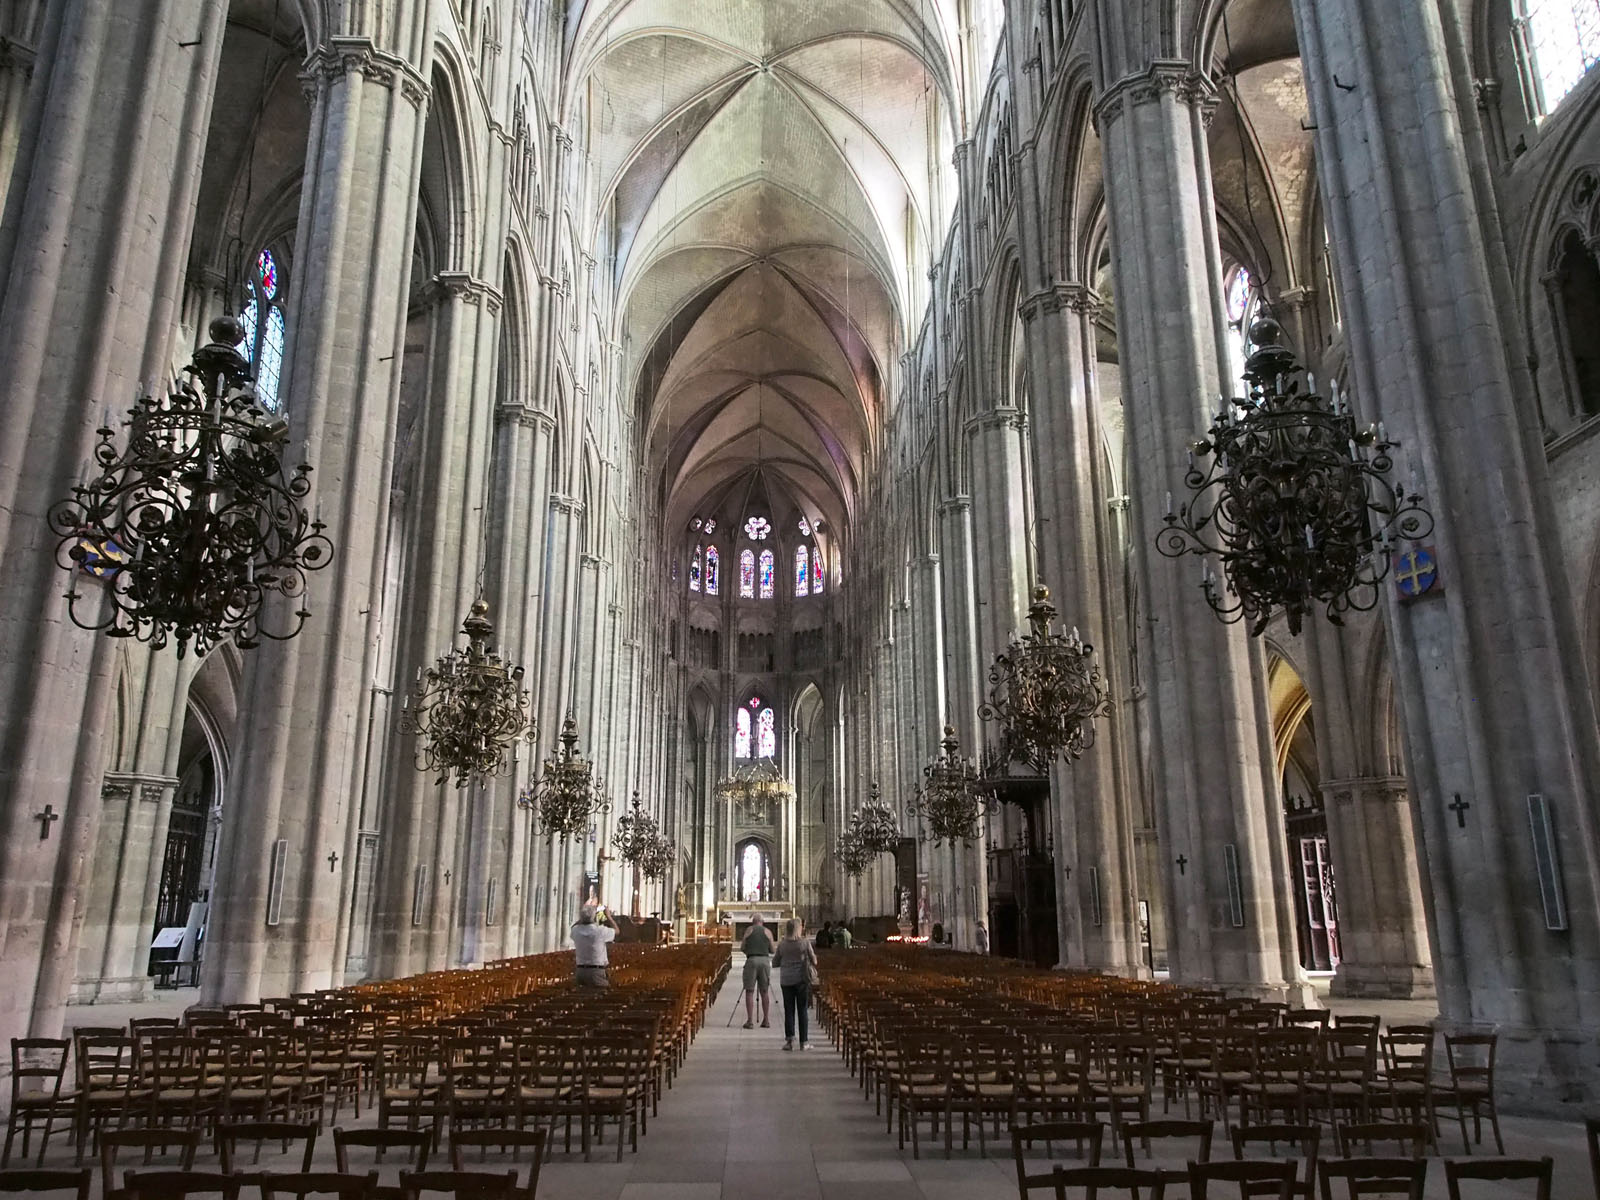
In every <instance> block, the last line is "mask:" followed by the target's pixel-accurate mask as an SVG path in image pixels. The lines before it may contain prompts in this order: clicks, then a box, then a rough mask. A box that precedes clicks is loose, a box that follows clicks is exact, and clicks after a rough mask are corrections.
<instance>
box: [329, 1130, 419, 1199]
mask: <svg viewBox="0 0 1600 1200" xmlns="http://www.w3.org/2000/svg"><path fill="white" fill-rule="evenodd" d="M432 1145H433V1129H432V1127H431V1126H430V1127H429V1128H427V1129H343V1128H340V1127H339V1126H337V1125H336V1126H334V1129H333V1162H334V1166H336V1167H337V1168H338V1169H339V1170H340V1172H342V1173H344V1174H349V1173H350V1151H351V1150H352V1149H362V1150H371V1151H373V1156H374V1159H375V1161H377V1162H379V1163H381V1162H382V1161H383V1156H384V1153H385V1152H386V1151H389V1150H404V1151H405V1152H406V1153H407V1155H408V1156H409V1161H408V1162H407V1164H406V1165H405V1166H404V1167H402V1168H401V1173H402V1174H403V1173H405V1172H406V1171H415V1172H422V1171H426V1170H427V1169H428V1150H429V1148H430V1147H431V1146H432ZM400 1194H401V1192H400V1182H399V1180H398V1178H397V1179H396V1181H395V1182H394V1184H393V1185H390V1186H385V1185H383V1184H379V1185H378V1195H379V1196H382V1197H386V1198H391V1200H392V1198H396V1197H399V1196H400Z"/></svg>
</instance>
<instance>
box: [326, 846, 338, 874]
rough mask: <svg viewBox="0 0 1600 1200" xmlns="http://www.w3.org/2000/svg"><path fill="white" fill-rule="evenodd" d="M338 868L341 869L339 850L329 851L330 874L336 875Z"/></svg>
mask: <svg viewBox="0 0 1600 1200" xmlns="http://www.w3.org/2000/svg"><path fill="white" fill-rule="evenodd" d="M338 867H339V852H338V851H337V850H329V851H328V874H329V875H332V874H333V873H334V871H336V870H337V869H338Z"/></svg>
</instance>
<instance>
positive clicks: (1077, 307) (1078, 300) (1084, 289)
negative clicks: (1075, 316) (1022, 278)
mask: <svg viewBox="0 0 1600 1200" xmlns="http://www.w3.org/2000/svg"><path fill="white" fill-rule="evenodd" d="M1104 307H1105V301H1104V300H1103V299H1102V298H1101V296H1100V293H1099V292H1097V291H1095V290H1094V289H1093V288H1092V287H1090V286H1089V285H1088V284H1086V283H1055V284H1051V285H1050V286H1049V287H1047V288H1044V289H1043V290H1042V291H1037V292H1035V293H1033V295H1031V296H1025V297H1023V300H1022V303H1020V304H1018V305H1017V314H1018V315H1019V316H1020V317H1021V318H1022V319H1023V320H1024V321H1025V322H1028V323H1030V324H1031V323H1032V322H1033V321H1036V320H1037V319H1038V318H1039V317H1041V316H1048V315H1050V314H1053V313H1059V312H1063V311H1066V312H1075V313H1080V314H1082V315H1084V316H1087V317H1098V316H1099V315H1100V312H1101V310H1102V309H1103V308H1104Z"/></svg>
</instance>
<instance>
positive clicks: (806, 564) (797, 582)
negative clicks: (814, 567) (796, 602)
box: [794, 545, 811, 596]
mask: <svg viewBox="0 0 1600 1200" xmlns="http://www.w3.org/2000/svg"><path fill="white" fill-rule="evenodd" d="M810 592H811V562H810V551H808V550H807V549H806V547H805V546H804V545H799V546H796V547H795V548H794V594H795V595H796V596H805V595H809V594H810Z"/></svg>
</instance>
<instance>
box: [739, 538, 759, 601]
mask: <svg viewBox="0 0 1600 1200" xmlns="http://www.w3.org/2000/svg"><path fill="white" fill-rule="evenodd" d="M755 594H756V555H755V551H754V550H743V551H741V552H740V553H739V595H741V596H743V597H744V598H745V599H746V600H748V599H750V598H752V597H753V596H754V595H755Z"/></svg>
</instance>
